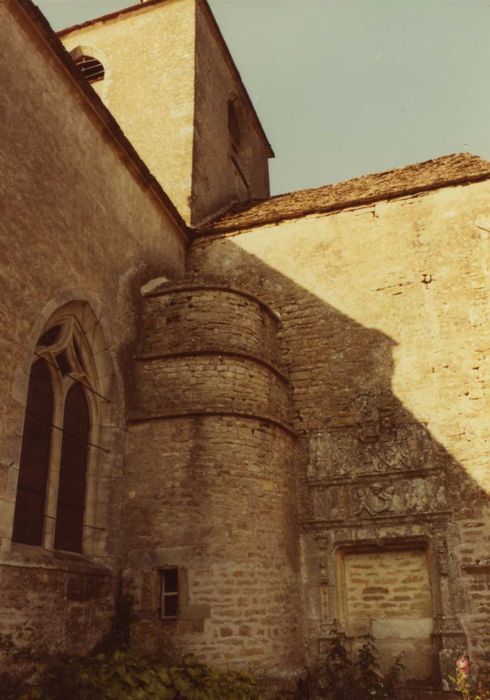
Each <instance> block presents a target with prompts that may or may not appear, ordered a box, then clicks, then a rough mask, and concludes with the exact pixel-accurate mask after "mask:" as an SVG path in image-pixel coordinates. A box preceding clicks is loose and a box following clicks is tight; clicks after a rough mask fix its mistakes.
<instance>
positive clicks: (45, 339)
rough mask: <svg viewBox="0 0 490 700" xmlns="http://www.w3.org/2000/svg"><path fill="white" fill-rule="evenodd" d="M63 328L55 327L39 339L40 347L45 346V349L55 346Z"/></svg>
mask: <svg viewBox="0 0 490 700" xmlns="http://www.w3.org/2000/svg"><path fill="white" fill-rule="evenodd" d="M60 330H61V326H53V327H52V328H50V329H49V330H47V331H46V333H43V334H42V336H41V337H40V339H39V343H38V344H39V345H44V346H45V347H47V346H49V345H53V343H56V341H57V340H58V337H59V335H60Z"/></svg>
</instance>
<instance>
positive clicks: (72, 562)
mask: <svg viewBox="0 0 490 700" xmlns="http://www.w3.org/2000/svg"><path fill="white" fill-rule="evenodd" d="M0 566H13V567H19V568H33V569H50V570H54V571H69V572H74V573H75V572H76V573H82V574H94V575H99V576H113V573H112V572H111V570H110V569H108V568H107V567H106V566H104V565H103V564H99V563H98V562H95V561H93V560H92V559H89V558H88V557H86V556H84V555H83V554H77V553H75V552H63V551H60V550H56V551H50V550H47V549H43V548H42V547H36V546H33V545H29V544H19V543H12V548H11V550H10V552H6V553H4V554H3V555H2V556H1V557H0Z"/></svg>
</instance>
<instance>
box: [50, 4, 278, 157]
mask: <svg viewBox="0 0 490 700" xmlns="http://www.w3.org/2000/svg"><path fill="white" fill-rule="evenodd" d="M165 2H168V0H146V2H143V3H138V5H130V6H129V7H123V8H122V9H121V10H116V11H115V12H110V13H108V14H106V15H101V16H100V17H94V19H89V20H87V21H86V22H81V23H80V24H74V25H73V26H71V27H65V29H61V30H60V31H59V32H57V35H58V36H59V37H64V36H67V35H68V34H71V33H72V32H76V31H78V30H80V29H85V27H90V26H91V25H92V24H97V23H98V22H108V21H110V20H114V19H119V17H121V16H124V15H127V14H130V13H132V12H136V11H138V10H146V9H148V7H154V6H156V5H162V4H163V3H165ZM196 2H197V3H199V4H200V5H201V7H202V8H203V11H204V14H205V15H206V16H207V19H208V21H209V23H210V25H211V27H212V29H213V31H214V32H215V34H216V38H217V40H218V43H219V44H220V46H221V48H222V50H223V53H224V55H225V57H226V60H227V61H228V63H229V65H230V67H231V70H232V72H233V74H234V76H235V78H236V80H237V82H238V84H239V86H240V89H241V90H242V91H243V94H244V97H245V100H246V102H247V104H248V106H249V108H250V110H251V112H252V115H253V117H254V120H255V122H256V126H257V127H258V130H259V132H260V134H261V136H262V138H263V139H264V141H265V143H266V145H267V148H268V149H269V157H270V158H273V157H274V151H273V149H272V146H271V144H270V143H269V139H268V138H267V135H266V133H265V131H264V127H263V126H262V123H261V121H260V119H259V115H258V114H257V110H256V109H255V107H254V104H253V102H252V99H251V97H250V95H249V93H248V90H247V88H246V87H245V84H244V83H243V80H242V76H241V75H240V71H239V70H238V68H237V66H236V63H235V61H234V60H233V56H232V55H231V53H230V50H229V48H228V45H227V43H226V41H225V39H224V37H223V34H222V33H221V29H220V28H219V25H218V23H217V21H216V18H215V16H214V14H213V11H212V10H211V8H210V6H209V3H208V1H207V0H196Z"/></svg>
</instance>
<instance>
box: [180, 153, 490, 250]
mask: <svg viewBox="0 0 490 700" xmlns="http://www.w3.org/2000/svg"><path fill="white" fill-rule="evenodd" d="M487 179H490V162H489V161H486V160H484V159H482V158H479V157H478V156H474V155H472V154H470V153H457V154H451V155H447V156H441V157H440V158H434V159H432V160H428V161H423V162H421V163H414V164H412V165H407V166H405V167H403V168H396V169H394V170H387V171H384V172H381V173H374V174H371V175H364V176H361V177H356V178H352V179H350V180H345V181H344V182H340V183H336V184H331V185H324V186H322V187H316V188H312V189H304V190H296V191H295V192H290V193H287V194H280V195H275V196H274V197H270V198H269V199H264V200H255V201H252V202H248V203H244V204H239V205H235V206H234V207H232V208H231V209H230V210H229V211H228V212H227V213H225V214H221V216H219V217H218V218H216V219H215V220H214V221H212V222H211V223H208V224H206V225H205V226H203V227H201V228H199V229H195V230H194V231H193V232H192V234H193V237H199V236H206V235H212V234H215V235H220V234H222V233H232V232H235V231H238V230H242V229H250V228H256V227H259V226H264V225H266V224H273V223H278V222H280V221H285V220H287V219H298V218H301V217H304V216H308V215H312V214H322V213H328V212H335V211H341V210H343V209H350V208H353V207H359V206H366V205H369V204H372V203H374V202H378V201H382V200H391V199H397V198H400V197H405V196H410V195H416V194H421V193H424V192H429V191H433V190H437V189H441V188H443V187H449V186H456V185H466V184H470V183H472V182H479V181H481V180H487Z"/></svg>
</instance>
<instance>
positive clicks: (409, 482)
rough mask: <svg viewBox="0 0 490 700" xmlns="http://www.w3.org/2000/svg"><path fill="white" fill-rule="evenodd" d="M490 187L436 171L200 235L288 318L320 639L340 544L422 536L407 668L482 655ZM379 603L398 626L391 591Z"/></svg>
mask: <svg viewBox="0 0 490 700" xmlns="http://www.w3.org/2000/svg"><path fill="white" fill-rule="evenodd" d="M489 192H490V186H489V184H488V182H482V183H477V184H473V185H468V186H461V187H453V188H446V189H440V190H437V191H434V192H432V193H427V194H424V195H420V196H417V197H407V198H405V199H403V198H400V199H397V200H393V201H391V202H379V203H377V204H375V205H373V206H369V207H360V208H358V209H352V210H349V211H342V212H339V213H335V214H331V215H319V216H315V215H312V216H309V217H305V218H303V219H301V220H290V221H284V222H279V223H278V224H272V225H268V226H263V227H258V228H256V229H252V230H249V231H238V232H237V233H236V235H230V236H221V237H219V236H217V237H214V238H212V237H209V238H206V237H202V238H200V239H198V240H197V241H196V242H195V243H194V245H193V251H192V256H191V272H192V273H195V274H199V275H217V276H218V278H220V277H221V278H223V279H226V280H228V282H229V283H230V284H236V285H241V287H243V288H245V289H249V290H250V291H251V292H252V293H255V294H257V295H258V296H259V297H260V298H262V299H263V300H264V301H265V302H266V303H268V304H270V306H271V307H272V308H273V309H274V310H275V311H276V312H277V313H278V314H279V316H280V318H281V331H280V339H281V341H282V359H283V362H284V364H285V366H286V368H287V370H288V372H289V378H290V381H291V383H292V398H293V405H294V419H293V423H294V427H295V428H296V430H297V441H298V444H299V446H300V452H301V454H302V457H301V458H300V460H299V461H298V463H297V474H298V480H299V484H301V483H302V480H303V479H305V478H306V484H307V492H306V495H305V499H304V501H303V502H302V506H301V507H302V530H303V535H302V548H303V577H304V578H303V585H304V601H305V603H304V604H305V616H306V619H307V625H308V629H309V633H308V634H309V639H310V653H311V654H312V656H313V657H314V656H315V654H316V653H317V649H318V643H319V640H320V642H321V640H322V639H325V638H326V636H327V635H328V632H329V630H330V629H331V625H332V624H333V623H334V620H335V619H339V618H340V619H342V609H343V607H344V608H345V590H344V589H343V585H344V584H343V583H342V573H341V571H342V564H341V561H342V558H343V557H346V556H351V555H352V556H354V555H355V554H357V553H358V554H359V556H360V557H361V556H364V555H363V552H364V551H366V547H367V548H368V550H369V547H370V546H379V545H380V544H381V545H382V546H383V547H385V548H386V551H391V550H394V551H401V549H403V550H405V549H406V548H408V549H409V550H410V551H411V552H420V551H423V552H425V554H424V556H425V557H426V561H427V564H426V565H427V567H428V569H427V571H426V572H425V573H424V574H423V575H424V576H427V575H429V576H430V579H431V582H432V587H433V591H432V598H433V600H432V603H431V605H433V606H434V619H435V622H434V625H433V627H432V628H431V630H430V632H431V633H433V634H434V635H435V636H434V637H433V640H434V648H433V652H432V654H433V656H432V658H428V659H427V657H426V656H425V657H423V656H421V654H420V653H419V652H420V649H422V647H423V646H424V645H422V644H421V643H417V641H416V637H417V635H415V637H414V638H413V639H412V640H411V641H410V640H409V639H408V638H409V637H410V635H409V634H408V627H409V626H407V625H406V624H404V623H403V622H400V624H399V633H400V636H401V637H405V638H407V640H408V641H407V647H409V648H410V649H412V652H413V653H412V652H411V654H412V656H411V658H410V661H409V663H408V667H409V669H410V673H412V674H414V675H418V676H419V677H424V676H426V675H427V674H428V673H429V672H430V668H431V665H432V666H434V667H437V666H441V667H442V669H443V672H452V666H451V664H452V663H453V661H454V658H456V657H455V656H454V654H456V653H458V651H459V652H462V651H463V650H464V649H465V648H466V645H468V647H469V649H470V652H471V655H472V657H473V659H474V661H476V662H477V663H479V664H480V666H481V667H483V666H485V664H487V660H486V656H485V646H486V645H488V641H489V640H488V635H486V633H485V627H484V625H485V623H484V620H485V615H486V614H487V612H486V611H487V609H488V597H487V596H486V592H488V573H489V564H490V562H489V560H488V546H489V542H490V539H489V538H490V531H489V525H490V518H489V507H488V492H489V491H490V481H489V473H488V452H489V445H490V436H489V433H488V421H487V418H486V416H488V409H489V395H488V391H487V389H486V384H485V381H488V376H489V371H490V366H489V356H488V344H489V335H488V329H489V323H488V321H489V319H488V315H489V306H488V261H489V259H488V240H489V235H490V234H489V231H490V208H489V204H488V202H489V197H488V195H489ZM300 492H301V490H300ZM383 543H384V544H383ZM400 548H401V549H400ZM411 556H415V554H412V555H411ZM417 556H418V555H417ZM339 558H340V559H339ZM373 561H375V559H374V560H373ZM383 561H384V560H383ZM381 568H382V567H381ZM381 568H380V570H381ZM390 585H391V584H390ZM366 586H368V588H369V587H372V586H370V585H368V584H366ZM381 588H383V586H382V582H381ZM385 588H386V586H385ZM388 588H389V586H388ZM413 592H414V594H416V593H417V591H416V590H415V589H414V591H413ZM367 594H368V595H369V591H367ZM408 594H409V596H410V591H409V592H408ZM402 595H403V594H402ZM380 598H381V600H380V603H385V602H388V603H389V601H385V600H383V595H381V597H380ZM383 607H384V606H383V605H381V608H378V617H379V620H381V623H380V624H381V628H382V629H384V632H383V631H382V630H381V631H380V632H379V633H380V635H381V636H383V634H385V636H386V634H387V632H386V630H387V629H388V628H389V627H390V625H392V624H393V615H395V613H396V609H395V608H393V610H392V611H391V612H390V610H389V606H388V607H387V608H386V609H385V611H384V613H383ZM440 615H445V616H446V617H447V619H446V621H445V622H441V618H440ZM437 616H439V619H436V618H437ZM381 628H380V627H379V624H378V631H379V630H380V629H381ZM451 630H452V632H451ZM419 631H420V630H419ZM464 632H466V633H467V634H468V636H467V638H465V637H464ZM420 634H421V632H420ZM424 644H425V642H424ZM438 647H441V648H442V649H443V650H445V652H444V653H442V654H441V653H439V651H438ZM417 649H418V650H419V651H417ZM438 655H439V658H438ZM409 656H410V655H409ZM445 669H446V670H445ZM436 670H437V668H436Z"/></svg>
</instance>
